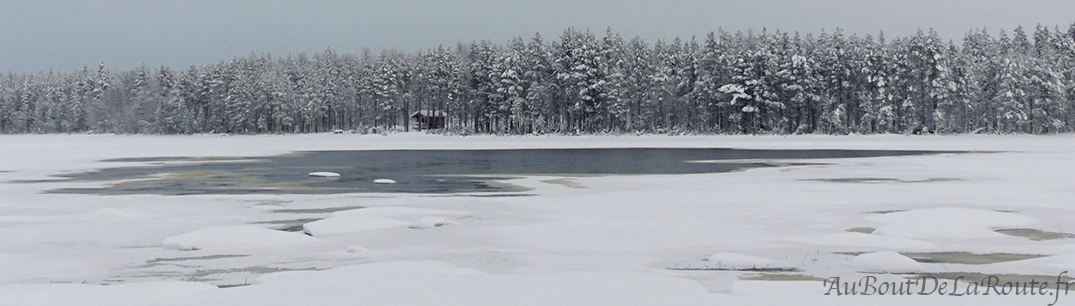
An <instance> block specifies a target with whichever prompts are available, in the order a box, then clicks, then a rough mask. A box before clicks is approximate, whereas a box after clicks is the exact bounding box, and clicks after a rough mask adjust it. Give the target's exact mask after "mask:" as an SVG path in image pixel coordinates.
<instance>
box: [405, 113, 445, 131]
mask: <svg viewBox="0 0 1075 306" xmlns="http://www.w3.org/2000/svg"><path fill="white" fill-rule="evenodd" d="M411 119H413V121H412V122H414V123H415V124H416V125H418V126H417V128H418V130H432V129H443V128H444V112H441V111H435V110H423V111H417V112H414V113H411Z"/></svg>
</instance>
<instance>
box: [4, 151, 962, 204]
mask: <svg viewBox="0 0 1075 306" xmlns="http://www.w3.org/2000/svg"><path fill="white" fill-rule="evenodd" d="M942 153H969V152H953V151H891V150H889V151H885V150H744V149H727V148H616V149H512V150H375V151H302V152H295V153H289V154H284V155H279V156H270V157H257V158H245V157H229V158H213V157H198V158H184V157H167V158H128V159H113V160H108V161H110V162H118V163H123V162H134V163H142V164H143V165H138V166H129V167H114V168H104V169H97V170H96V171H81V172H74V173H61V174H58V175H56V177H58V180H49V182H53V183H54V182H57V181H68V182H109V181H115V182H116V183H114V184H112V185H110V186H106V187H100V188H61V189H54V190H51V191H49V192H51V193H74V194H104V195H115V194H162V195H188V194H333V193H434V194H437V193H440V194H446V193H474V192H523V191H527V190H528V189H526V188H522V187H520V186H517V185H513V184H510V181H511V180H513V179H516V178H518V176H515V175H514V174H518V173H529V174H534V175H548V176H565V177H570V176H592V175H647V174H663V175H669V174H701V173H721V172H731V171H738V170H744V169H750V168H760V167H779V166H787V165H796V164H798V163H787V162H772V161H786V160H804V159H832V158H864V157H886V156H910V155H927V154H942ZM699 161H704V162H699ZM714 161H727V162H714ZM146 162H161V163H160V164H153V165H144V163H146ZM325 171H330V172H334V173H339V174H340V176H339V177H332V178H324V177H311V176H309V174H310V173H313V172H325ZM378 179H392V180H394V181H395V182H396V183H395V184H375V182H376V181H377V180H378ZM23 183H33V181H25V182H23Z"/></svg>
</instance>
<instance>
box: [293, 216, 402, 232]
mask: <svg viewBox="0 0 1075 306" xmlns="http://www.w3.org/2000/svg"><path fill="white" fill-rule="evenodd" d="M407 225H410V223H409V222H406V221H402V220H398V219H393V218H389V217H380V216H368V215H357V214H351V215H340V216H332V217H328V218H325V219H323V220H318V221H314V222H310V223H306V224H304V225H303V226H302V229H303V232H305V233H307V234H310V235H311V236H315V237H320V236H324V235H336V234H344V233H354V232H365V231H375V230H380V229H388V228H393V227H403V226H407Z"/></svg>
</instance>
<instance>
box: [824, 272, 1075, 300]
mask: <svg viewBox="0 0 1075 306" xmlns="http://www.w3.org/2000/svg"><path fill="white" fill-rule="evenodd" d="M1067 273H1068V271H1064V272H1062V273H1060V274H1059V275H1058V276H1057V277H1056V280H1055V281H1052V280H1044V281H1038V280H1035V279H1031V280H1030V281H1007V280H1004V279H1002V278H1001V277H1000V276H996V275H989V276H983V277H982V278H981V279H977V278H975V279H966V278H964V277H963V276H959V277H956V278H953V279H940V278H937V277H934V276H928V275H926V276H919V277H915V278H908V279H905V280H903V281H881V280H879V279H878V278H877V277H876V276H872V275H867V276H863V277H861V278H859V279H851V280H846V279H841V278H840V277H829V278H826V279H825V281H824V286H825V288H826V291H825V295H836V296H844V295H876V296H908V295H944V296H977V295H983V296H985V295H1025V296H1049V297H1052V298H1053V301H1052V303H1049V304H1048V306H1054V305H1056V303H1057V302H1058V301H1059V300H1060V296H1061V295H1067V294H1068V291H1069V290H1070V289H1075V282H1065V281H1063V278H1064V275H1065V274H1067Z"/></svg>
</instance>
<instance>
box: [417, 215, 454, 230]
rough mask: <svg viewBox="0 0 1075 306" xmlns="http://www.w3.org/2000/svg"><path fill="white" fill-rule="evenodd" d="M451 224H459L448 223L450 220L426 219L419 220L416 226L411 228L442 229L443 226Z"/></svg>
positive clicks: (440, 218)
mask: <svg viewBox="0 0 1075 306" xmlns="http://www.w3.org/2000/svg"><path fill="white" fill-rule="evenodd" d="M450 224H457V223H456V222H452V221H448V220H444V218H442V217H425V218H422V219H419V220H418V222H415V223H414V224H412V225H411V228H413V229H426V228H434V227H441V226H445V225H450Z"/></svg>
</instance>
